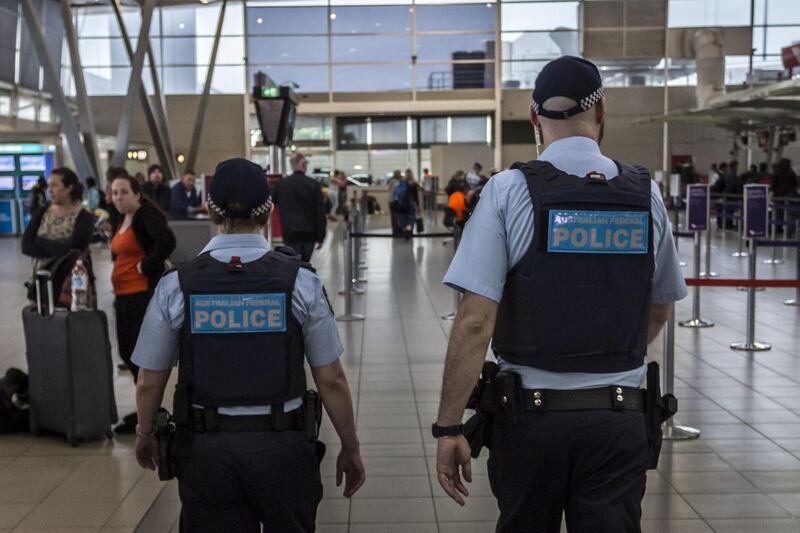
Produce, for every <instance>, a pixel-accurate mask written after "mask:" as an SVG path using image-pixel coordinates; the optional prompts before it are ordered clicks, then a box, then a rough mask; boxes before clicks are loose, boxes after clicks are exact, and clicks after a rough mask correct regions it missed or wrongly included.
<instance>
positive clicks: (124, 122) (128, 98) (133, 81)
mask: <svg viewBox="0 0 800 533" xmlns="http://www.w3.org/2000/svg"><path fill="white" fill-rule="evenodd" d="M154 7H155V0H144V4H143V7H142V25H141V27H140V28H139V40H138V41H137V42H136V53H135V54H134V55H133V60H132V61H131V77H130V80H129V81H128V93H127V94H126V95H125V102H124V104H123V106H122V114H121V115H120V118H119V127H118V128H117V139H116V143H115V145H114V157H113V159H112V161H111V164H112V165H114V166H117V167H121V166H123V165H124V164H125V153H126V152H127V150H128V139H129V138H130V133H131V118H132V114H133V107H134V100H135V98H136V96H137V94H139V93H140V91H141V90H142V88H143V85H142V69H143V68H144V55H145V52H146V51H147V47H148V46H149V42H150V22H152V20H153V8H154ZM146 92H147V91H145V93H146Z"/></svg>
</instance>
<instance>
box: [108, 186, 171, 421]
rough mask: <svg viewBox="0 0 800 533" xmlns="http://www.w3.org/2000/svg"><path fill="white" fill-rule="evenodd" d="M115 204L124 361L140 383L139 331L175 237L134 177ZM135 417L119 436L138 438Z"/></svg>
mask: <svg viewBox="0 0 800 533" xmlns="http://www.w3.org/2000/svg"><path fill="white" fill-rule="evenodd" d="M111 199H112V201H113V202H114V207H116V208H117V210H118V211H119V213H120V215H122V216H120V217H119V222H118V224H117V227H116V228H115V229H114V237H113V239H112V240H111V255H112V258H113V260H114V269H113V270H112V272H111V285H112V286H113V288H114V296H115V299H114V311H115V314H116V319H117V320H116V322H117V343H118V345H119V355H120V357H121V358H122V360H123V361H125V364H126V365H127V366H128V368H130V370H131V372H133V381H134V382H136V378H137V375H138V373H139V368H138V367H137V366H136V365H134V364H133V363H132V362H131V356H132V355H133V349H134V348H135V347H136V339H137V338H138V337H139V329H140V328H141V327H142V322H144V314H145V312H146V311H147V304H148V303H150V297H151V296H152V295H153V291H154V290H155V286H156V284H157V283H158V279H159V278H160V277H161V275H162V274H163V273H164V261H166V260H167V258H169V254H171V253H172V251H173V250H174V249H175V235H174V234H173V233H172V230H170V229H169V227H168V226H167V218H166V217H165V216H164V214H163V213H162V212H161V210H160V209H159V208H158V207H156V206H155V205H154V204H153V203H152V202H151V201H150V199H149V198H147V197H146V196H143V195H142V191H141V185H140V184H139V182H138V181H136V180H135V179H134V178H131V177H130V176H120V177H117V178H115V179H114V181H113V182H112V183H111ZM136 422H137V420H136V414H135V413H133V414H131V415H128V416H126V417H125V418H124V419H123V422H122V424H119V425H118V426H117V427H116V428H114V430H115V431H116V432H117V433H133V432H134V431H135V430H136Z"/></svg>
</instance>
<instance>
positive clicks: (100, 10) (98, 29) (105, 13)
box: [74, 6, 161, 38]
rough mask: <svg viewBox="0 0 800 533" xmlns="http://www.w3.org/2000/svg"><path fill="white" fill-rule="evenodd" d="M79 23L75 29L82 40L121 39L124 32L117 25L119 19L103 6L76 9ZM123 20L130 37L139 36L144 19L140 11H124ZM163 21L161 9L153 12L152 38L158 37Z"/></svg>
mask: <svg viewBox="0 0 800 533" xmlns="http://www.w3.org/2000/svg"><path fill="white" fill-rule="evenodd" d="M74 12H75V15H76V18H77V21H76V24H75V29H76V31H77V33H78V35H79V36H80V37H81V38H84V37H120V36H121V35H122V32H121V31H120V29H119V24H117V18H116V16H115V15H114V12H113V11H112V10H111V9H106V8H104V7H102V6H95V7H90V8H85V9H80V8H75V9H74ZM122 20H123V22H124V23H125V30H126V31H127V32H128V35H129V36H131V37H133V38H135V37H136V36H138V35H139V28H140V27H141V23H142V17H141V14H140V11H139V10H138V9H127V8H123V9H122ZM160 24H161V20H160V18H159V9H158V8H156V9H154V10H153V18H152V20H151V21H150V36H151V37H154V36H156V35H158V33H159V31H160V27H161V26H160Z"/></svg>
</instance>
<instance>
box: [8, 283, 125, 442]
mask: <svg viewBox="0 0 800 533" xmlns="http://www.w3.org/2000/svg"><path fill="white" fill-rule="evenodd" d="M36 293H37V301H36V305H30V306H27V307H26V308H25V309H23V310H22V323H23V326H24V329H25V346H26V356H27V359H28V374H29V396H30V424H31V432H32V433H34V434H38V433H40V432H41V431H42V430H48V431H54V432H56V433H61V434H63V435H66V437H67V440H68V441H69V443H70V444H71V445H72V446H77V445H78V443H79V442H80V441H82V440H89V439H93V438H100V437H103V436H105V437H111V436H112V435H113V433H112V431H111V426H112V425H113V424H114V423H116V422H117V406H116V401H115V399H114V382H113V367H112V362H111V344H110V342H109V339H108V321H107V320H106V315H105V313H104V312H102V311H97V310H89V311H68V310H65V309H61V308H56V307H55V304H54V298H53V282H52V278H51V276H50V273H49V272H48V271H39V272H37V275H36Z"/></svg>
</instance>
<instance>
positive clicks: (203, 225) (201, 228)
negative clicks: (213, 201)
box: [169, 217, 217, 264]
mask: <svg viewBox="0 0 800 533" xmlns="http://www.w3.org/2000/svg"><path fill="white" fill-rule="evenodd" d="M169 228H170V229H171V230H172V232H173V233H174V234H175V241H176V246H175V251H174V252H172V256H171V259H172V262H173V263H174V264H178V263H183V262H184V261H189V260H190V259H192V258H194V257H196V256H197V254H199V253H200V252H201V251H203V248H205V246H206V244H208V241H209V240H211V238H212V237H214V236H215V235H216V234H217V228H216V227H215V226H214V224H212V223H211V220H209V218H208V217H204V218H195V219H176V220H170V221H169Z"/></svg>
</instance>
